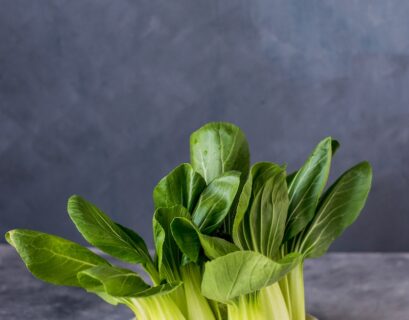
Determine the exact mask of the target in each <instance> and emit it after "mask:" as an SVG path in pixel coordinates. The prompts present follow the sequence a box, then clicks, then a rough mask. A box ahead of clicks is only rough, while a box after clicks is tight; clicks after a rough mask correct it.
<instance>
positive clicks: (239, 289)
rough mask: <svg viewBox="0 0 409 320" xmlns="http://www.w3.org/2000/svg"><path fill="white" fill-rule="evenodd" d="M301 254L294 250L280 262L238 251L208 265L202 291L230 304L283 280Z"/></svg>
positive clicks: (208, 295)
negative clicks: (239, 297) (238, 298)
mask: <svg viewBox="0 0 409 320" xmlns="http://www.w3.org/2000/svg"><path fill="white" fill-rule="evenodd" d="M300 260H301V256H300V255H299V254H295V253H291V254H289V255H287V256H285V257H284V258H283V259H281V260H280V261H277V262H276V261H274V260H271V259H270V258H268V257H266V256H264V255H262V254H259V253H257V252H253V251H237V252H233V253H229V254H227V255H225V256H222V257H220V258H217V259H215V260H213V261H210V262H207V263H206V264H205V270H204V274H203V281H202V294H203V295H204V296H205V297H206V298H208V299H211V300H216V301H218V302H222V303H229V302H231V301H233V300H234V299H235V298H237V297H238V296H240V295H245V294H249V293H252V292H255V291H257V290H260V289H262V288H264V287H267V286H269V285H271V284H273V283H274V282H276V281H278V280H280V279H281V278H282V277H283V276H284V275H285V274H286V273H287V272H288V271H290V270H291V269H292V268H293V267H294V266H295V265H297V264H298V263H300Z"/></svg>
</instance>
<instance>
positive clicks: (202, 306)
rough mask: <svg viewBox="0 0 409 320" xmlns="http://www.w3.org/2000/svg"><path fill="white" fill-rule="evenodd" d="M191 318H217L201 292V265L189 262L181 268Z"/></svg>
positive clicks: (196, 319)
mask: <svg viewBox="0 0 409 320" xmlns="http://www.w3.org/2000/svg"><path fill="white" fill-rule="evenodd" d="M181 276H182V281H183V286H184V289H185V296H186V306H187V314H188V318H189V319H195V320H216V318H215V316H214V314H213V311H212V309H211V307H210V304H209V302H208V300H207V299H206V298H205V297H204V296H203V295H202V294H201V289H200V285H201V282H202V276H201V272H200V267H199V266H197V265H195V264H192V263H189V264H187V265H185V266H183V267H182V268H181Z"/></svg>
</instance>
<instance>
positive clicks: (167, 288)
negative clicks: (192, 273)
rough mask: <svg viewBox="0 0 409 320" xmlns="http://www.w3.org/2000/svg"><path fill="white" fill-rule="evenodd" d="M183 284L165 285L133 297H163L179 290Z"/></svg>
mask: <svg viewBox="0 0 409 320" xmlns="http://www.w3.org/2000/svg"><path fill="white" fill-rule="evenodd" d="M182 284H183V283H182V282H173V283H165V284H161V285H158V286H155V287H151V288H149V289H146V290H144V291H142V292H138V293H135V294H133V295H132V297H133V298H149V297H153V296H161V295H165V294H169V293H171V292H173V291H175V290H176V289H178V288H179V287H180V286H181V285H182Z"/></svg>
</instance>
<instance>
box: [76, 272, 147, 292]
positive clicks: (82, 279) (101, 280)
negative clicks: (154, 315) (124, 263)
mask: <svg viewBox="0 0 409 320" xmlns="http://www.w3.org/2000/svg"><path fill="white" fill-rule="evenodd" d="M78 281H79V283H80V284H81V286H82V287H83V288H85V289H86V290H87V291H90V292H95V293H100V292H105V293H106V294H108V295H110V296H112V297H129V296H132V295H133V294H135V293H138V292H142V291H144V290H147V289H149V288H150V287H149V285H148V284H146V283H145V282H144V281H143V280H142V278H141V277H140V276H139V275H138V274H137V273H135V272H133V271H131V270H128V269H123V268H118V267H111V266H96V267H93V268H90V269H86V270H83V271H81V272H79V273H78Z"/></svg>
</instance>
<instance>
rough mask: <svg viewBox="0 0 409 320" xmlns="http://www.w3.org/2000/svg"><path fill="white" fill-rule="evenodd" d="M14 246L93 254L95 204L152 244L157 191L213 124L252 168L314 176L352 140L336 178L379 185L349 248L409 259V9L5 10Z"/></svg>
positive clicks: (132, 6) (2, 68)
mask: <svg viewBox="0 0 409 320" xmlns="http://www.w3.org/2000/svg"><path fill="white" fill-rule="evenodd" d="M0 3H1V7H2V10H1V11H0V232H1V233H4V232H5V231H6V230H8V229H10V228H15V227H25V228H33V229H39V230H43V231H46V232H52V233H55V234H59V235H62V236H65V237H68V238H71V239H74V240H78V241H80V237H79V235H78V234H77V233H76V231H75V229H74V227H73V226H72V225H71V223H70V221H69V219H68V216H67V215H66V212H65V203H66V199H67V197H68V196H69V195H71V194H73V193H77V194H81V195H83V196H85V197H86V198H88V199H90V200H91V201H93V202H95V203H97V204H98V205H99V206H100V207H101V208H103V209H104V210H105V211H106V212H107V213H109V214H110V215H111V216H112V217H114V218H115V219H117V220H118V221H120V222H122V223H124V224H127V225H129V226H131V227H133V228H135V229H136V230H137V231H139V232H140V233H141V234H142V235H143V236H144V237H147V238H148V239H149V241H150V240H151V215H152V201H151V191H152V188H153V187H154V185H155V183H156V182H157V181H158V180H159V179H160V178H161V177H162V176H163V175H165V174H166V173H167V172H168V171H169V170H170V169H171V168H173V167H174V166H176V165H177V164H179V163H180V162H183V161H188V138H189V134H190V133H191V132H192V131H193V130H195V129H196V128H198V127H199V126H201V125H202V124H203V123H205V122H207V121H213V120H227V121H231V122H234V123H236V124H238V125H239V126H241V127H242V128H243V130H244V131H245V132H246V133H247V135H248V139H249V141H250V144H251V151H252V154H253V161H259V160H269V161H276V162H287V163H288V165H289V169H290V170H291V169H295V168H296V167H297V166H299V165H301V163H302V162H303V160H304V159H305V158H306V157H307V155H308V153H309V152H310V150H311V149H312V148H313V146H314V145H315V144H316V143H317V142H318V141H319V140H320V139H321V138H323V137H325V136H328V135H331V136H333V137H335V138H337V139H339V140H340V141H341V143H342V148H341V150H340V151H339V153H338V154H337V156H336V159H335V163H334V166H333V174H334V176H335V175H336V174H339V173H340V172H341V171H342V170H344V169H346V168H347V167H349V166H351V165H353V164H354V163H356V162H358V161H360V160H363V159H368V160H370V162H371V163H372V164H373V167H374V174H375V178H374V185H373V190H372V193H371V195H370V199H369V202H368V204H367V207H366V208H365V210H364V212H363V214H362V216H361V217H360V218H359V220H358V222H357V223H356V224H355V225H354V226H353V227H352V228H351V229H350V230H349V231H348V232H346V233H345V234H344V236H343V237H342V238H341V239H340V240H338V241H337V242H336V244H335V245H334V246H333V249H336V250H375V251H397V250H409V196H408V190H409V165H408V163H409V147H408V146H409V36H408V32H407V31H408V30H409V19H408V16H409V3H408V2H407V1H403V0H402V1H384V0H377V1H374V0H363V1H350V0H343V1H304V2H303V1H297V0H282V1H279V0H263V1H254V0H248V1H245V0H241V1H224V0H223V1H221V0H200V1H192V0H183V1H182V0H175V1H169V0H166V1H165V0H164V1H152V0H147V1H142V0H138V1H125V0H121V1H119V0H116V1H108V0H95V1H82V0H81V1H80V0H77V1H72V0H70V1H68V0H67V1H57V0H48V1H30V0H25V1H18V0H1V1H0Z"/></svg>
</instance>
